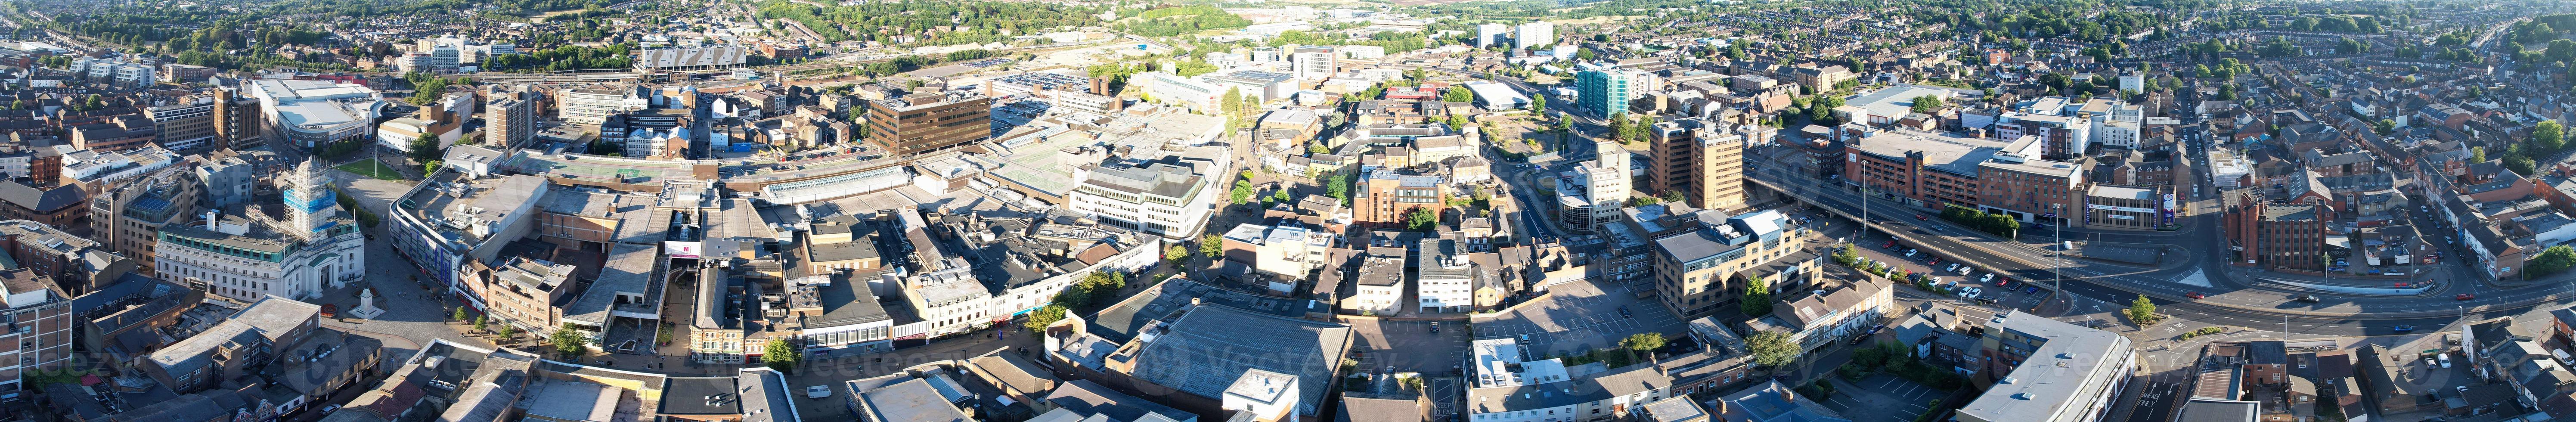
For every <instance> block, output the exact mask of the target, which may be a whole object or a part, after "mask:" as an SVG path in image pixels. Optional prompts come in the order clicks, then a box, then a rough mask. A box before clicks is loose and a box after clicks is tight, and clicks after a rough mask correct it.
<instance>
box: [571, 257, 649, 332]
mask: <svg viewBox="0 0 2576 422" xmlns="http://www.w3.org/2000/svg"><path fill="white" fill-rule="evenodd" d="M614 248H615V251H614V252H611V253H609V255H608V263H607V265H604V266H602V267H601V268H600V269H599V276H598V277H596V278H594V279H593V280H592V281H591V283H590V289H589V290H583V291H582V292H581V298H580V299H576V300H574V301H573V303H572V306H570V307H566V308H564V318H565V319H571V320H575V321H586V322H589V323H591V324H592V325H605V324H607V323H608V314H609V310H610V309H609V308H610V307H611V306H612V305H615V304H616V303H617V293H618V292H628V293H636V294H642V295H644V300H645V301H646V303H645V305H646V306H648V307H649V308H648V309H660V307H661V303H662V297H661V293H662V288H661V286H659V284H661V283H655V282H653V280H654V274H653V271H654V270H655V269H656V268H657V267H660V265H659V264H660V262H659V261H660V258H661V249H660V248H657V247H653V246H645V245H637V244H628V243H620V244H617V245H616V246H615V247H614Z"/></svg>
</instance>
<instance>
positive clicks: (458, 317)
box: [447, 306, 465, 321]
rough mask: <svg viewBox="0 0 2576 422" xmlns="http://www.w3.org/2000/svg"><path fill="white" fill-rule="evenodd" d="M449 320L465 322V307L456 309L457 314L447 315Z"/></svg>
mask: <svg viewBox="0 0 2576 422" xmlns="http://www.w3.org/2000/svg"><path fill="white" fill-rule="evenodd" d="M447 320H449V321H464V320H465V307H463V306H458V307H456V312H452V313H449V314H448V315H447Z"/></svg>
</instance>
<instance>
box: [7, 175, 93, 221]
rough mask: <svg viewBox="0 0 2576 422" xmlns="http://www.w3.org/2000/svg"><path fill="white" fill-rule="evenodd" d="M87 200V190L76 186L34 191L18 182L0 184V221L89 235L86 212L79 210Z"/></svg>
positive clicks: (87, 213) (78, 185)
mask: <svg viewBox="0 0 2576 422" xmlns="http://www.w3.org/2000/svg"><path fill="white" fill-rule="evenodd" d="M89 197H90V195H89V190H88V189H87V188H83V187H81V185H80V184H77V183H75V184H64V185H57V186H48V187H44V188H37V187H33V186H28V185H27V184H26V182H24V181H21V180H17V179H12V180H0V219H8V220H28V221H34V222H38V223H43V224H45V225H49V226H53V227H60V228H62V229H63V230H65V231H70V232H74V233H78V232H84V231H89V228H90V224H89V209H88V208H85V207H82V206H81V204H83V203H85V201H88V200H89Z"/></svg>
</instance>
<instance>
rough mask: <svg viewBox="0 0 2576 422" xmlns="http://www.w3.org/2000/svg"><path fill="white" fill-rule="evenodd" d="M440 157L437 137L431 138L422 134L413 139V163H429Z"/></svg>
mask: <svg viewBox="0 0 2576 422" xmlns="http://www.w3.org/2000/svg"><path fill="white" fill-rule="evenodd" d="M438 157H439V153H438V138H437V137H433V136H429V134H420V135H418V136H413V137H411V160H412V161H417V162H423V163H426V162H429V160H436V159H438Z"/></svg>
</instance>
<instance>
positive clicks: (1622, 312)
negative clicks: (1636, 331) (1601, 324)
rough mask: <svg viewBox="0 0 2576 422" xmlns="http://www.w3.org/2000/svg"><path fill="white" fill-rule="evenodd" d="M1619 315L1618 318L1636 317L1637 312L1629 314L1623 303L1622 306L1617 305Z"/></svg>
mask: <svg viewBox="0 0 2576 422" xmlns="http://www.w3.org/2000/svg"><path fill="white" fill-rule="evenodd" d="M1619 317H1620V318H1636V317H1637V314H1631V313H1628V307H1627V306H1625V305H1622V306H1620V307H1619Z"/></svg>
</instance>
